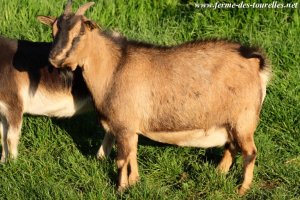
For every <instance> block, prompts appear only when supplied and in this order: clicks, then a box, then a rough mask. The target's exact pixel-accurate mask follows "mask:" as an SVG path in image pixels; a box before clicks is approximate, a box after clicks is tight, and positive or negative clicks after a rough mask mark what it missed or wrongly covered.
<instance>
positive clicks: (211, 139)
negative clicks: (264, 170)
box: [140, 127, 229, 148]
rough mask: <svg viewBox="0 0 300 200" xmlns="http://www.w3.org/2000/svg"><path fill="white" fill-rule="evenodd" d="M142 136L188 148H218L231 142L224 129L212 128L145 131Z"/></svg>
mask: <svg viewBox="0 0 300 200" xmlns="http://www.w3.org/2000/svg"><path fill="white" fill-rule="evenodd" d="M140 134H141V135H143V136H145V137H148V138H150V139H152V140H154V141H157V142H162V143H167V144H175V145H178V146H186V147H201V148H209V147H217V146H223V145H225V143H226V142H228V140H229V138H228V133H227V131H226V129H225V128H224V127H211V128H210V129H208V130H204V129H195V130H188V131H176V132H171V131H168V132H150V131H143V132H141V133H140Z"/></svg>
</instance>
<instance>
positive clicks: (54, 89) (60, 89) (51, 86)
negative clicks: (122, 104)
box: [0, 37, 113, 163]
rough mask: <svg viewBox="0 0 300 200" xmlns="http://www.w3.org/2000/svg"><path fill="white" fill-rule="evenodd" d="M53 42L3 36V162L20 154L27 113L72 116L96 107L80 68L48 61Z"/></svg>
mask: <svg viewBox="0 0 300 200" xmlns="http://www.w3.org/2000/svg"><path fill="white" fill-rule="evenodd" d="M51 45H52V44H51V43H45V42H31V41H24V40H12V39H7V38H3V37H0V49H1V51H0V74H1V78H0V85H1V88H0V132H1V144H2V154H1V162H2V163H3V162H6V161H7V158H8V157H9V156H10V157H11V158H12V159H15V158H17V155H18V143H19V139H20V134H21V127H22V118H23V114H24V113H28V114H31V115H44V116H49V117H71V116H73V115H77V114H80V113H85V112H90V111H92V110H93V103H92V101H91V100H92V99H91V96H90V93H89V91H88V89H87V87H86V84H85V83H84V80H83V77H82V73H81V72H80V70H76V71H75V72H74V73H73V72H64V71H62V70H59V69H56V68H54V67H53V66H52V65H51V64H50V63H49V61H48V57H49V52H50V49H51ZM110 138H111V137H110V135H106V136H105V139H104V142H103V145H102V146H101V148H100V150H99V156H100V157H104V156H105V155H106V154H107V153H108V151H109V150H110V148H111V145H109V144H110V143H109V141H111V139H110ZM112 142H113V141H112Z"/></svg>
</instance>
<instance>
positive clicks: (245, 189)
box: [238, 186, 249, 196]
mask: <svg viewBox="0 0 300 200" xmlns="http://www.w3.org/2000/svg"><path fill="white" fill-rule="evenodd" d="M248 190H249V188H245V187H242V186H241V187H240V188H239V191H238V193H239V195H240V196H244V195H245V194H246V192H247V191H248Z"/></svg>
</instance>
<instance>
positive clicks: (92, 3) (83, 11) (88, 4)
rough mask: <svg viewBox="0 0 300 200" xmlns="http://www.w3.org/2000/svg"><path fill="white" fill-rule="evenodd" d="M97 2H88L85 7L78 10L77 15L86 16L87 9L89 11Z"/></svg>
mask: <svg viewBox="0 0 300 200" xmlns="http://www.w3.org/2000/svg"><path fill="white" fill-rule="evenodd" d="M94 4H95V2H88V3H86V4H84V5H83V6H81V7H80V8H78V10H77V12H76V14H75V15H84V13H85V11H86V10H87V9H89V8H90V7H91V6H92V5H94Z"/></svg>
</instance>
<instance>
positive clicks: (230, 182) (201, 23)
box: [0, 0, 300, 200]
mask: <svg viewBox="0 0 300 200" xmlns="http://www.w3.org/2000/svg"><path fill="white" fill-rule="evenodd" d="M85 2H86V1H82V0H77V1H76V0H75V2H74V3H73V8H74V9H75V8H78V6H79V5H81V4H83V3H85ZM95 2H96V4H95V6H94V7H92V9H90V10H89V11H88V12H87V16H88V17H89V18H91V19H93V20H95V21H97V22H98V23H99V24H100V25H101V26H102V27H103V28H105V29H112V30H117V31H120V32H122V33H123V34H124V35H125V36H127V37H128V38H130V39H136V40H142V41H147V42H151V43H155V44H161V45H174V44H179V43H181V42H184V41H190V40H195V39H210V38H226V39H231V40H236V41H240V42H241V43H243V44H253V45H259V46H261V47H262V48H263V49H264V50H265V52H266V54H267V55H268V57H269V60H270V61H271V62H272V66H273V79H272V81H271V83H270V85H269V87H268V91H267V96H266V99H265V103H264V106H263V110H262V113H261V121H260V124H259V126H258V128H257V131H256V133H255V142H256V145H257V148H258V158H257V162H256V167H255V171H254V172H255V175H254V181H253V186H252V189H251V190H250V191H249V193H248V194H247V195H246V196H244V197H243V199H300V66H299V63H300V56H299V54H300V53H299V52H300V42H299V39H300V18H299V8H300V5H298V8H297V9H217V10H213V9H200V8H195V6H194V3H193V1H188V0H186V1H184V0H183V1H179V0H165V1H163V0H160V1H158V0H154V1H147V0H139V1H135V0H126V1H121V0H119V1H117V0H99V1H97V0H96V1H95ZM199 2H200V1H199ZM245 2H247V1H245ZM65 3H66V1H65V0H63V1H61V0H23V1H18V0H10V1H8V0H0V35H2V36H6V37H10V38H16V39H26V40H32V41H51V36H50V35H51V34H50V33H51V32H50V29H49V28H48V27H46V26H44V25H42V24H40V23H39V22H38V21H37V20H36V16H38V15H53V16H58V15H59V14H61V13H62V10H63V5H64V4H65ZM295 3H296V1H295ZM1 51H3V50H2V49H1V50H0V53H1ZM4 51H5V50H4ZM0 78H1V75H0ZM0 87H1V86H0ZM102 139H103V130H102V129H101V128H99V126H98V125H97V124H96V118H95V115H87V116H80V117H76V118H72V119H50V118H47V117H33V116H26V117H25V119H24V122H23V128H22V137H21V141H20V145H19V153H20V154H19V155H20V156H19V158H18V160H17V161H16V162H8V163H7V164H5V165H1V166H0V199H14V200H15V199H213V200H215V199H222V200H224V199H238V198H239V197H238V195H237V192H236V190H237V187H238V184H239V183H240V180H241V174H242V159H241V156H240V155H239V156H238V157H237V160H236V162H235V163H234V165H233V167H232V169H231V170H230V172H229V173H228V175H219V174H218V172H217V170H216V169H215V167H216V165H217V163H218V162H219V160H220V158H221V156H222V149H217V148H214V149H208V150H204V149H197V148H181V147H176V146H170V145H162V144H158V143H155V142H152V141H150V140H148V139H145V138H141V139H140V141H139V150H138V162H139V171H140V175H141V181H140V183H139V184H138V185H137V186H135V187H132V188H130V189H129V190H127V191H126V192H125V193H123V194H122V195H120V194H118V193H117V192H116V180H117V169H116V165H115V162H114V158H115V155H116V153H115V152H116V150H115V149H114V151H113V152H112V154H111V155H110V157H109V158H108V159H106V160H103V161H98V160H97V159H96V156H95V154H96V152H97V150H98V147H99V146H100V144H101V141H102Z"/></svg>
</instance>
